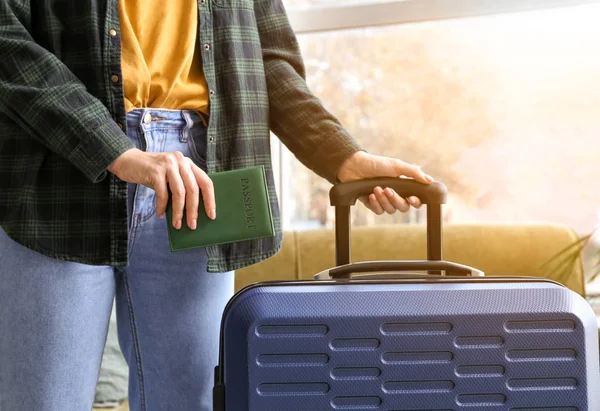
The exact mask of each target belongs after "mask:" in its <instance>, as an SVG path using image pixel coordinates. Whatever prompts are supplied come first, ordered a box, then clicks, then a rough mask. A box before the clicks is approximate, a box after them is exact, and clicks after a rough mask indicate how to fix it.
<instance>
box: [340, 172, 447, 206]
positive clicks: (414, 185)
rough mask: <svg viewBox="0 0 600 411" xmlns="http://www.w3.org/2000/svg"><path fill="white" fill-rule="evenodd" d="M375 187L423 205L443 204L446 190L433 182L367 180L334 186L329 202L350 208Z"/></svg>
mask: <svg viewBox="0 0 600 411" xmlns="http://www.w3.org/2000/svg"><path fill="white" fill-rule="evenodd" d="M375 187H384V188H385V187H389V188H391V189H392V190H394V191H395V192H396V193H398V195H399V196H400V197H403V198H407V197H410V196H415V197H418V198H419V199H420V200H421V202H422V203H423V204H432V205H433V204H435V205H439V204H445V203H446V196H447V194H448V190H447V188H446V186H445V185H443V184H442V183H439V182H437V181H434V182H433V183H430V184H423V183H419V182H418V181H416V180H413V179H409V178H399V177H379V178H367V179H364V180H357V181H349V182H347V183H339V184H336V185H334V186H333V187H332V188H331V190H330V191H329V201H330V203H331V205H332V206H334V207H339V206H352V205H354V204H355V203H356V200H357V199H358V198H359V197H362V196H367V195H369V194H371V193H372V192H373V190H374V189H375Z"/></svg>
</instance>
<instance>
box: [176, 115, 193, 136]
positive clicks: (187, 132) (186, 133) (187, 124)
mask: <svg viewBox="0 0 600 411" xmlns="http://www.w3.org/2000/svg"><path fill="white" fill-rule="evenodd" d="M181 117H183V119H184V120H185V128H184V129H183V130H182V131H181V137H180V138H179V141H180V142H182V143H187V141H188V138H189V135H190V129H191V128H192V126H193V125H194V123H193V121H192V118H191V117H190V114H189V113H188V112H187V110H181Z"/></svg>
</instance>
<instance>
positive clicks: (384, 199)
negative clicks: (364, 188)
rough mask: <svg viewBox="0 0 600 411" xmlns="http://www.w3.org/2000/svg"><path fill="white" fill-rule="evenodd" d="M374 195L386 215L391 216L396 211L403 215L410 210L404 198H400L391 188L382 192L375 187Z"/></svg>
mask: <svg viewBox="0 0 600 411" xmlns="http://www.w3.org/2000/svg"><path fill="white" fill-rule="evenodd" d="M375 195H376V196H377V200H378V201H379V203H380V204H381V206H382V207H383V209H384V210H385V211H386V212H387V213H388V214H393V213H395V212H396V210H399V211H401V212H403V213H405V212H407V211H408V210H409V209H410V204H408V202H407V201H406V200H405V199H404V198H402V197H400V196H399V195H398V194H397V193H396V192H395V191H394V190H392V189H391V188H386V189H385V190H382V189H381V187H377V188H375Z"/></svg>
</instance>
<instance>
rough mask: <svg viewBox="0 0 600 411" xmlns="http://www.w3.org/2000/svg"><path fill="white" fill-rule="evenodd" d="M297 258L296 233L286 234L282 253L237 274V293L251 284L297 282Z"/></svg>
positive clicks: (238, 271)
mask: <svg viewBox="0 0 600 411" xmlns="http://www.w3.org/2000/svg"><path fill="white" fill-rule="evenodd" d="M297 257H298V251H297V249H296V233H295V232H293V231H290V232H286V233H284V234H283V244H282V247H281V251H279V252H278V253H277V254H275V255H274V256H273V257H271V258H269V259H268V260H265V261H262V262H260V263H258V264H254V265H251V266H249V267H246V268H243V269H241V270H237V271H236V272H235V288H236V291H237V290H239V289H241V288H244V287H245V286H247V285H249V284H252V283H257V282H262V281H275V280H277V281H283V280H286V281H287V280H297V279H298V268H297V261H298V259H297Z"/></svg>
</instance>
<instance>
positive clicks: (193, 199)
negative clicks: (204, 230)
mask: <svg viewBox="0 0 600 411" xmlns="http://www.w3.org/2000/svg"><path fill="white" fill-rule="evenodd" d="M179 174H180V175H181V179H182V180H183V184H184V186H185V220H186V223H187V225H188V227H189V228H191V229H192V230H195V229H196V225H197V222H198V204H199V202H200V189H199V187H198V182H197V181H196V176H195V175H194V173H193V171H192V161H191V160H190V159H189V158H184V160H183V161H180V162H179Z"/></svg>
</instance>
